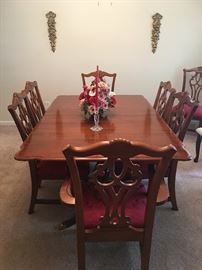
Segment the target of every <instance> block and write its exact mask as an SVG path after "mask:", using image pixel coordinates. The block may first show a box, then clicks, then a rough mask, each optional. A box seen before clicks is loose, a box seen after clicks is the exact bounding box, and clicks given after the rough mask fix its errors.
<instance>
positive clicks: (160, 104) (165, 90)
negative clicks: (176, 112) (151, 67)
mask: <svg viewBox="0 0 202 270" xmlns="http://www.w3.org/2000/svg"><path fill="white" fill-rule="evenodd" d="M175 92H176V90H175V89H174V88H173V87H172V85H171V82H170V81H167V82H160V85H159V89H158V92H157V95H156V98H155V101H154V105H153V108H154V109H155V110H156V111H157V112H158V114H159V115H160V116H161V117H162V118H163V119H164V120H165V121H166V122H167V121H168V119H167V118H168V114H167V110H168V109H169V107H170V106H172V104H170V103H171V100H172V95H173V94H174V93H175Z"/></svg>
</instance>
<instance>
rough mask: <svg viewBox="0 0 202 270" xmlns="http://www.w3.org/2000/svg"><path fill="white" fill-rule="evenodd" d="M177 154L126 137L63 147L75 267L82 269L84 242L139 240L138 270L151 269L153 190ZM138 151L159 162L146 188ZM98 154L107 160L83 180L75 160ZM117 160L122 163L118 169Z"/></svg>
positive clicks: (172, 150)
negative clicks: (72, 199) (70, 194)
mask: <svg viewBox="0 0 202 270" xmlns="http://www.w3.org/2000/svg"><path fill="white" fill-rule="evenodd" d="M175 152H176V149H175V148H174V147H173V146H167V147H162V148H158V149H156V148H152V147H151V146H146V145H145V144H140V143H133V142H129V141H126V140H124V139H116V140H113V141H103V142H99V143H96V144H94V145H90V146H86V147H73V146H70V145H68V146H67V148H66V149H65V150H64V151H63V153H64V155H65V157H66V160H67V164H68V166H69V169H70V174H71V180H72V185H73V186H72V189H73V190H72V192H73V194H74V196H75V209H76V224H77V226H76V232H77V252H78V269H79V270H84V269H86V268H85V243H86V242H100V241H138V242H139V244H140V251H141V269H142V270H148V269H149V259H150V249H151V239H152V228H153V222H154V215H155V205H156V198H157V193H158V189H159V185H160V181H161V179H162V177H163V176H164V174H165V172H166V169H167V168H168V165H169V163H170V161H171V158H172V156H173V155H174V153H175ZM140 154H143V155H146V156H149V157H150V158H151V159H152V158H154V157H155V158H157V157H158V158H159V160H160V161H159V163H158V165H157V169H156V171H155V174H154V177H153V179H152V180H151V183H150V185H149V188H148V190H146V189H145V188H144V184H143V183H142V178H143V175H142V168H141V165H139V164H137V163H136V162H135V161H134V158H135V156H136V155H140ZM97 155H99V156H101V157H103V158H104V160H105V161H104V162H102V163H97V165H96V170H95V171H94V173H93V175H92V179H91V181H89V182H88V181H81V179H80V177H79V171H78V166H77V163H76V158H79V157H80V158H81V157H82V158H84V157H88V156H97ZM117 160H118V162H119V163H120V162H121V163H122V168H121V170H120V166H119V170H118V171H117V168H116V164H117ZM128 172H129V173H128ZM127 175H130V177H129V178H127V177H126V176H127ZM104 176H106V178H105V177H104ZM109 268H110V267H109Z"/></svg>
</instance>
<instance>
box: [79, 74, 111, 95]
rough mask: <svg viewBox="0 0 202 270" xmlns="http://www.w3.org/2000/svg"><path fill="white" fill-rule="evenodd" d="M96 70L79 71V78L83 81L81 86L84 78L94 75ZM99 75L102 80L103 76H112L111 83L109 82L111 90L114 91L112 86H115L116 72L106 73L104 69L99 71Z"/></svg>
mask: <svg viewBox="0 0 202 270" xmlns="http://www.w3.org/2000/svg"><path fill="white" fill-rule="evenodd" d="M96 74H97V73H96V71H93V72H90V73H81V78H82V83H83V86H85V85H86V84H87V83H86V78H89V77H94V78H95V77H96ZM99 77H100V79H101V81H103V80H104V77H109V78H112V84H111V89H110V90H111V91H112V92H114V87H115V80H116V73H108V72H106V71H102V70H100V71H99Z"/></svg>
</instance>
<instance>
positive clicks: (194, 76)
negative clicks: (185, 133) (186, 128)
mask: <svg viewBox="0 0 202 270" xmlns="http://www.w3.org/2000/svg"><path fill="white" fill-rule="evenodd" d="M182 91H187V92H189V93H190V95H191V97H192V99H193V100H195V101H197V102H198V103H199V106H198V108H197V110H196V111H195V113H194V115H193V120H196V121H198V123H199V124H198V127H199V128H200V127H202V66H201V67H196V68H191V69H183V85H182ZM185 112H189V108H188V107H187V106H185ZM200 140H201V138H200V135H199V134H197V139H196V157H195V159H194V161H195V162H198V154H197V153H199V149H200V143H199V142H200Z"/></svg>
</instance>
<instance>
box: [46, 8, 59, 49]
mask: <svg viewBox="0 0 202 270" xmlns="http://www.w3.org/2000/svg"><path fill="white" fill-rule="evenodd" d="M55 17H56V14H55V13H54V12H52V11H49V12H48V13H47V14H46V18H48V21H47V24H48V37H49V40H50V45H51V50H52V52H55V48H56V38H57V37H56V28H55V24H56V22H55Z"/></svg>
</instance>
